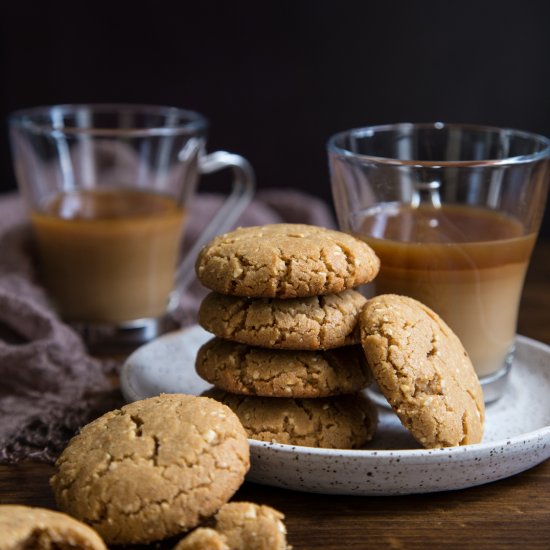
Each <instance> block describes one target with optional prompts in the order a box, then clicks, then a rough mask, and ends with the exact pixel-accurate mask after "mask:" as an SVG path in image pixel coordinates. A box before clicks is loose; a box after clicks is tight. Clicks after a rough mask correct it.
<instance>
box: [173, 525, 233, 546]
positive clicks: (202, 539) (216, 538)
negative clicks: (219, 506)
mask: <svg viewBox="0 0 550 550" xmlns="http://www.w3.org/2000/svg"><path fill="white" fill-rule="evenodd" d="M173 550H230V548H229V546H227V540H226V538H225V537H224V536H223V535H222V534H221V533H218V531H216V530H214V529H212V528H210V527H199V528H198V529H195V530H194V531H193V532H192V533H190V534H189V535H187V536H186V537H185V538H183V539H182V540H181V541H180V542H179V543H178V544H176V546H174V548H173Z"/></svg>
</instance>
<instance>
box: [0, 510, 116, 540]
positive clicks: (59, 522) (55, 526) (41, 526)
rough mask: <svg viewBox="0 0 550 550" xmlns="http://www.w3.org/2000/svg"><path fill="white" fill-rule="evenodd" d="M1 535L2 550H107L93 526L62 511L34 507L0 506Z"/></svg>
mask: <svg viewBox="0 0 550 550" xmlns="http://www.w3.org/2000/svg"><path fill="white" fill-rule="evenodd" d="M0 538H1V540H0V548H1V549H2V550H18V549H20V548H34V549H37V550H40V549H41V548H43V549H50V548H81V549H82V550H107V547H106V546H105V543H104V542H103V541H102V540H101V538H100V536H99V535H98V534H97V533H96V532H95V531H94V530H93V529H92V528H91V527H88V526H87V525H85V524H83V523H81V522H80V521H77V520H76V519H73V518H71V517H70V516H68V515H66V514H62V513H61V512H54V511H53V510H47V509H46V508H33V507H30V506H17V505H0Z"/></svg>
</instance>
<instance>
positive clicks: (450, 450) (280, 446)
mask: <svg viewBox="0 0 550 550" xmlns="http://www.w3.org/2000/svg"><path fill="white" fill-rule="evenodd" d="M197 329H200V327H199V325H196V324H195V325H190V326H187V327H184V328H182V329H180V330H177V331H174V332H169V333H167V334H164V335H163V336H161V337H160V338H157V339H155V340H153V341H152V342H149V343H148V344H145V345H144V346H142V347H140V348H138V349H136V350H135V351H134V352H133V353H132V354H131V355H130V356H128V358H127V359H126V361H125V362H124V364H123V366H122V369H121V373H120V378H121V384H122V382H123V380H124V379H125V372H126V370H127V369H128V368H129V367H128V366H129V365H130V364H131V363H132V361H133V360H134V357H135V355H136V354H141V353H143V350H144V349H145V348H148V347H149V346H154V345H158V343H159V342H160V341H162V340H165V339H168V338H172V337H177V336H179V335H183V334H184V333H186V332H189V331H191V330H197ZM200 330H202V329H200ZM516 341H517V342H518V343H519V344H520V345H522V346H526V347H528V348H529V347H530V348H533V347H534V348H538V349H539V350H540V351H542V352H543V353H545V354H547V355H549V356H550V346H549V345H547V344H545V343H544V342H540V341H538V340H535V339H533V338H529V337H527V336H523V335H519V334H518V335H516ZM126 390H127V393H130V392H129V391H128V388H127V387H126ZM123 393H124V392H123ZM131 393H133V395H132V398H136V397H137V398H139V396H136V394H135V392H134V391H133V389H132V390H131ZM124 395H125V398H126V395H127V394H126V393H125V394H124ZM546 436H550V425H548V426H543V427H542V428H538V429H536V430H533V431H530V432H525V433H521V434H516V435H514V436H511V437H508V438H505V439H501V440H496V441H487V442H482V443H475V444H471V445H463V446H454V447H444V448H441V449H392V450H388V449H324V448H317V447H305V446H302V445H288V444H284V443H271V442H266V441H258V440H256V439H249V440H248V441H249V443H250V448H251V450H252V449H259V450H260V449H261V450H269V451H276V452H278V453H281V454H297V453H299V454H300V455H304V456H306V455H307V456H311V457H313V456H317V457H320V458H328V457H331V456H338V457H339V458H351V459H365V460H369V459H372V460H382V459H385V458H387V459H390V458H392V459H395V458H396V457H397V458H400V459H404V460H406V461H409V462H411V461H415V459H419V460H440V459H441V458H445V456H446V455H449V454H451V455H456V454H458V453H459V454H460V455H461V456H463V457H464V458H466V456H467V455H468V454H477V453H484V452H487V451H490V450H491V449H493V448H495V447H496V446H499V445H507V446H510V447H514V446H516V445H518V444H521V445H524V444H526V443H527V442H529V441H533V440H537V439H539V440H540V439H541V438H544V437H546Z"/></svg>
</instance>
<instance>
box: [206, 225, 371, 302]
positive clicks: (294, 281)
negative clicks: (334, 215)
mask: <svg viewBox="0 0 550 550" xmlns="http://www.w3.org/2000/svg"><path fill="white" fill-rule="evenodd" d="M379 268H380V261H379V259H378V257H377V256H376V254H375V253H374V251H373V250H372V248H370V247H369V246H368V245H367V244H366V243H364V242H363V241H360V240H359V239H356V238H355V237H353V236H351V235H348V234H347V233H342V232H340V231H333V230H330V229H325V228H322V227H316V226H313V225H303V224H286V223H282V224H272V225H265V226H258V227H244V228H239V229H236V230H235V231H232V232H230V233H226V234H224V235H220V236H218V237H215V238H214V239H213V240H212V241H211V242H210V243H208V244H207V245H206V246H205V247H204V248H203V249H202V250H201V252H200V253H199V255H198V258H197V262H196V273H197V277H198V279H199V281H200V282H201V283H202V284H203V285H204V286H206V287H207V288H210V289H211V290H214V291H216V292H219V293H221V294H231V295H234V296H251V297H262V298H298V297H306V296H317V295H320V294H333V293H335V292H341V291H343V290H347V289H350V288H354V287H356V286H358V285H361V284H364V283H367V282H369V281H371V280H372V279H374V277H375V276H376V275H377V273H378V270H379Z"/></svg>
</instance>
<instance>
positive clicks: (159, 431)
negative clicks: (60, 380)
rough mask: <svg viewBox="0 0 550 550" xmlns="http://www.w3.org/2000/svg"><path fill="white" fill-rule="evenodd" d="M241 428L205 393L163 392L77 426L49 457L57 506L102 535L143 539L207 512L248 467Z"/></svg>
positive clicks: (187, 525)
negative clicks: (55, 457) (53, 460)
mask: <svg viewBox="0 0 550 550" xmlns="http://www.w3.org/2000/svg"><path fill="white" fill-rule="evenodd" d="M249 458H250V451H249V445H248V440H247V436H246V433H245V431H244V429H243V427H242V425H241V423H240V422H239V420H238V418H237V417H236V416H235V414H234V413H233V412H231V410H230V409H229V408H228V407H225V406H223V405H222V404H221V403H219V402H216V401H214V400H212V399H207V398H204V397H196V396H192V395H183V394H169V395H168V394H165V395H160V396H158V397H151V398H149V399H144V400H142V401H136V402H134V403H131V404H130V405H126V406H124V407H122V408H121V409H119V410H115V411H111V412H109V413H107V414H105V415H103V416H101V417H100V418H98V419H97V420H95V421H94V422H92V423H90V424H88V425H87V426H85V427H84V428H83V429H82V430H81V432H80V433H79V434H78V435H77V436H75V437H74V438H73V439H72V440H71V441H70V442H69V444H68V446H67V447H66V448H65V450H64V451H63V453H62V454H61V456H60V457H59V459H58V460H57V462H56V470H57V472H56V474H55V475H54V476H53V477H52V479H51V486H52V489H53V491H54V494H55V498H56V501H57V504H58V506H59V508H60V509H62V510H63V511H65V512H67V513H69V514H71V515H72V516H74V517H76V518H77V519H79V520H81V521H84V522H86V523H88V524H89V525H91V526H92V527H93V528H94V529H95V530H96V531H97V532H98V533H99V534H100V535H101V536H102V537H103V538H104V539H105V541H106V542H108V543H112V544H131V543H146V542H152V541H156V540H161V539H163V538H166V537H169V536H171V535H175V534H178V533H181V532H183V531H187V530H189V529H191V528H193V527H195V526H196V525H198V524H199V523H200V522H201V521H202V520H203V519H204V518H206V517H209V516H211V515H212V514H214V513H215V512H216V511H217V510H218V509H219V508H220V506H222V505H223V504H224V503H225V502H227V501H228V500H229V499H230V498H231V496H232V495H233V494H234V493H235V491H236V490H237V489H238V488H239V487H240V486H241V484H242V482H243V480H244V476H245V474H246V472H247V471H248V468H249Z"/></svg>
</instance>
